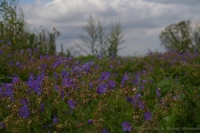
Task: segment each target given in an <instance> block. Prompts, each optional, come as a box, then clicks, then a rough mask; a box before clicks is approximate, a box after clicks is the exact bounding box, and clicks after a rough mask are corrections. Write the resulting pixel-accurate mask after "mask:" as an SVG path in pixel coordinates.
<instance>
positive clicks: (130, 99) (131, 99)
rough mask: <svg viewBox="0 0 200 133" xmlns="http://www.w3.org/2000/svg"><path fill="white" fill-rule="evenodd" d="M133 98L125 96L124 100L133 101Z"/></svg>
mask: <svg viewBox="0 0 200 133" xmlns="http://www.w3.org/2000/svg"><path fill="white" fill-rule="evenodd" d="M133 100H134V99H133V98H132V97H127V98H126V101H127V102H133Z"/></svg>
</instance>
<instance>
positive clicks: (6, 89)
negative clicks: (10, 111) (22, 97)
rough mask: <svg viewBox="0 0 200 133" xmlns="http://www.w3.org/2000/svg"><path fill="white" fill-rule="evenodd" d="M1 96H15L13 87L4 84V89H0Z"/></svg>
mask: <svg viewBox="0 0 200 133" xmlns="http://www.w3.org/2000/svg"><path fill="white" fill-rule="evenodd" d="M0 94H1V95H2V96H3V97H9V96H13V85H12V84H2V87H0Z"/></svg>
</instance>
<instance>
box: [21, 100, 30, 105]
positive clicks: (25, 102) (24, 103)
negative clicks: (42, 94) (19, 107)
mask: <svg viewBox="0 0 200 133" xmlns="http://www.w3.org/2000/svg"><path fill="white" fill-rule="evenodd" d="M21 104H23V105H27V106H28V104H29V102H28V100H27V99H26V98H22V100H21Z"/></svg>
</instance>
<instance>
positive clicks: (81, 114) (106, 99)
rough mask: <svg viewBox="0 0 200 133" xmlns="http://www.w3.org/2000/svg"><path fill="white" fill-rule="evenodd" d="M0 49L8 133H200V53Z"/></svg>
mask: <svg viewBox="0 0 200 133" xmlns="http://www.w3.org/2000/svg"><path fill="white" fill-rule="evenodd" d="M0 44H1V45H0V46H1V47H0V132H2V133H4V132H5V133H6V132H8V133H123V132H131V133H146V132H152V133H157V132H158V133H160V132H162V133H168V132H170V133H171V132H174V133H175V132H177V133H178V132H183V133H187V132H188V133H191V132H200V131H199V130H200V102H199V101H200V55H199V53H178V52H174V51H169V52H165V53H159V52H149V53H148V54H146V55H145V56H141V57H140V56H130V57H104V58H101V57H100V56H99V57H94V56H85V57H84V56H83V57H71V56H68V57H67V56H61V55H48V54H46V55H41V54H40V53H39V52H38V50H37V49H35V50H34V49H30V48H27V49H24V50H17V49H16V50H15V51H14V52H11V50H12V48H11V46H12V44H11V43H10V42H5V41H3V40H1V42H0ZM11 53H12V54H11Z"/></svg>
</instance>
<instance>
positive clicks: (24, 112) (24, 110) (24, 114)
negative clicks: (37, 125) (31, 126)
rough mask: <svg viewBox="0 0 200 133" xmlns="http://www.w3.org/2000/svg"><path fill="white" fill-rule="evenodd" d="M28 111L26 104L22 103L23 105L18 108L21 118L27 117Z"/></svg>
mask: <svg viewBox="0 0 200 133" xmlns="http://www.w3.org/2000/svg"><path fill="white" fill-rule="evenodd" d="M29 114H30V112H29V110H28V106H27V105H24V106H23V107H21V108H20V112H19V115H20V116H21V117H23V118H28V116H29Z"/></svg>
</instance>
